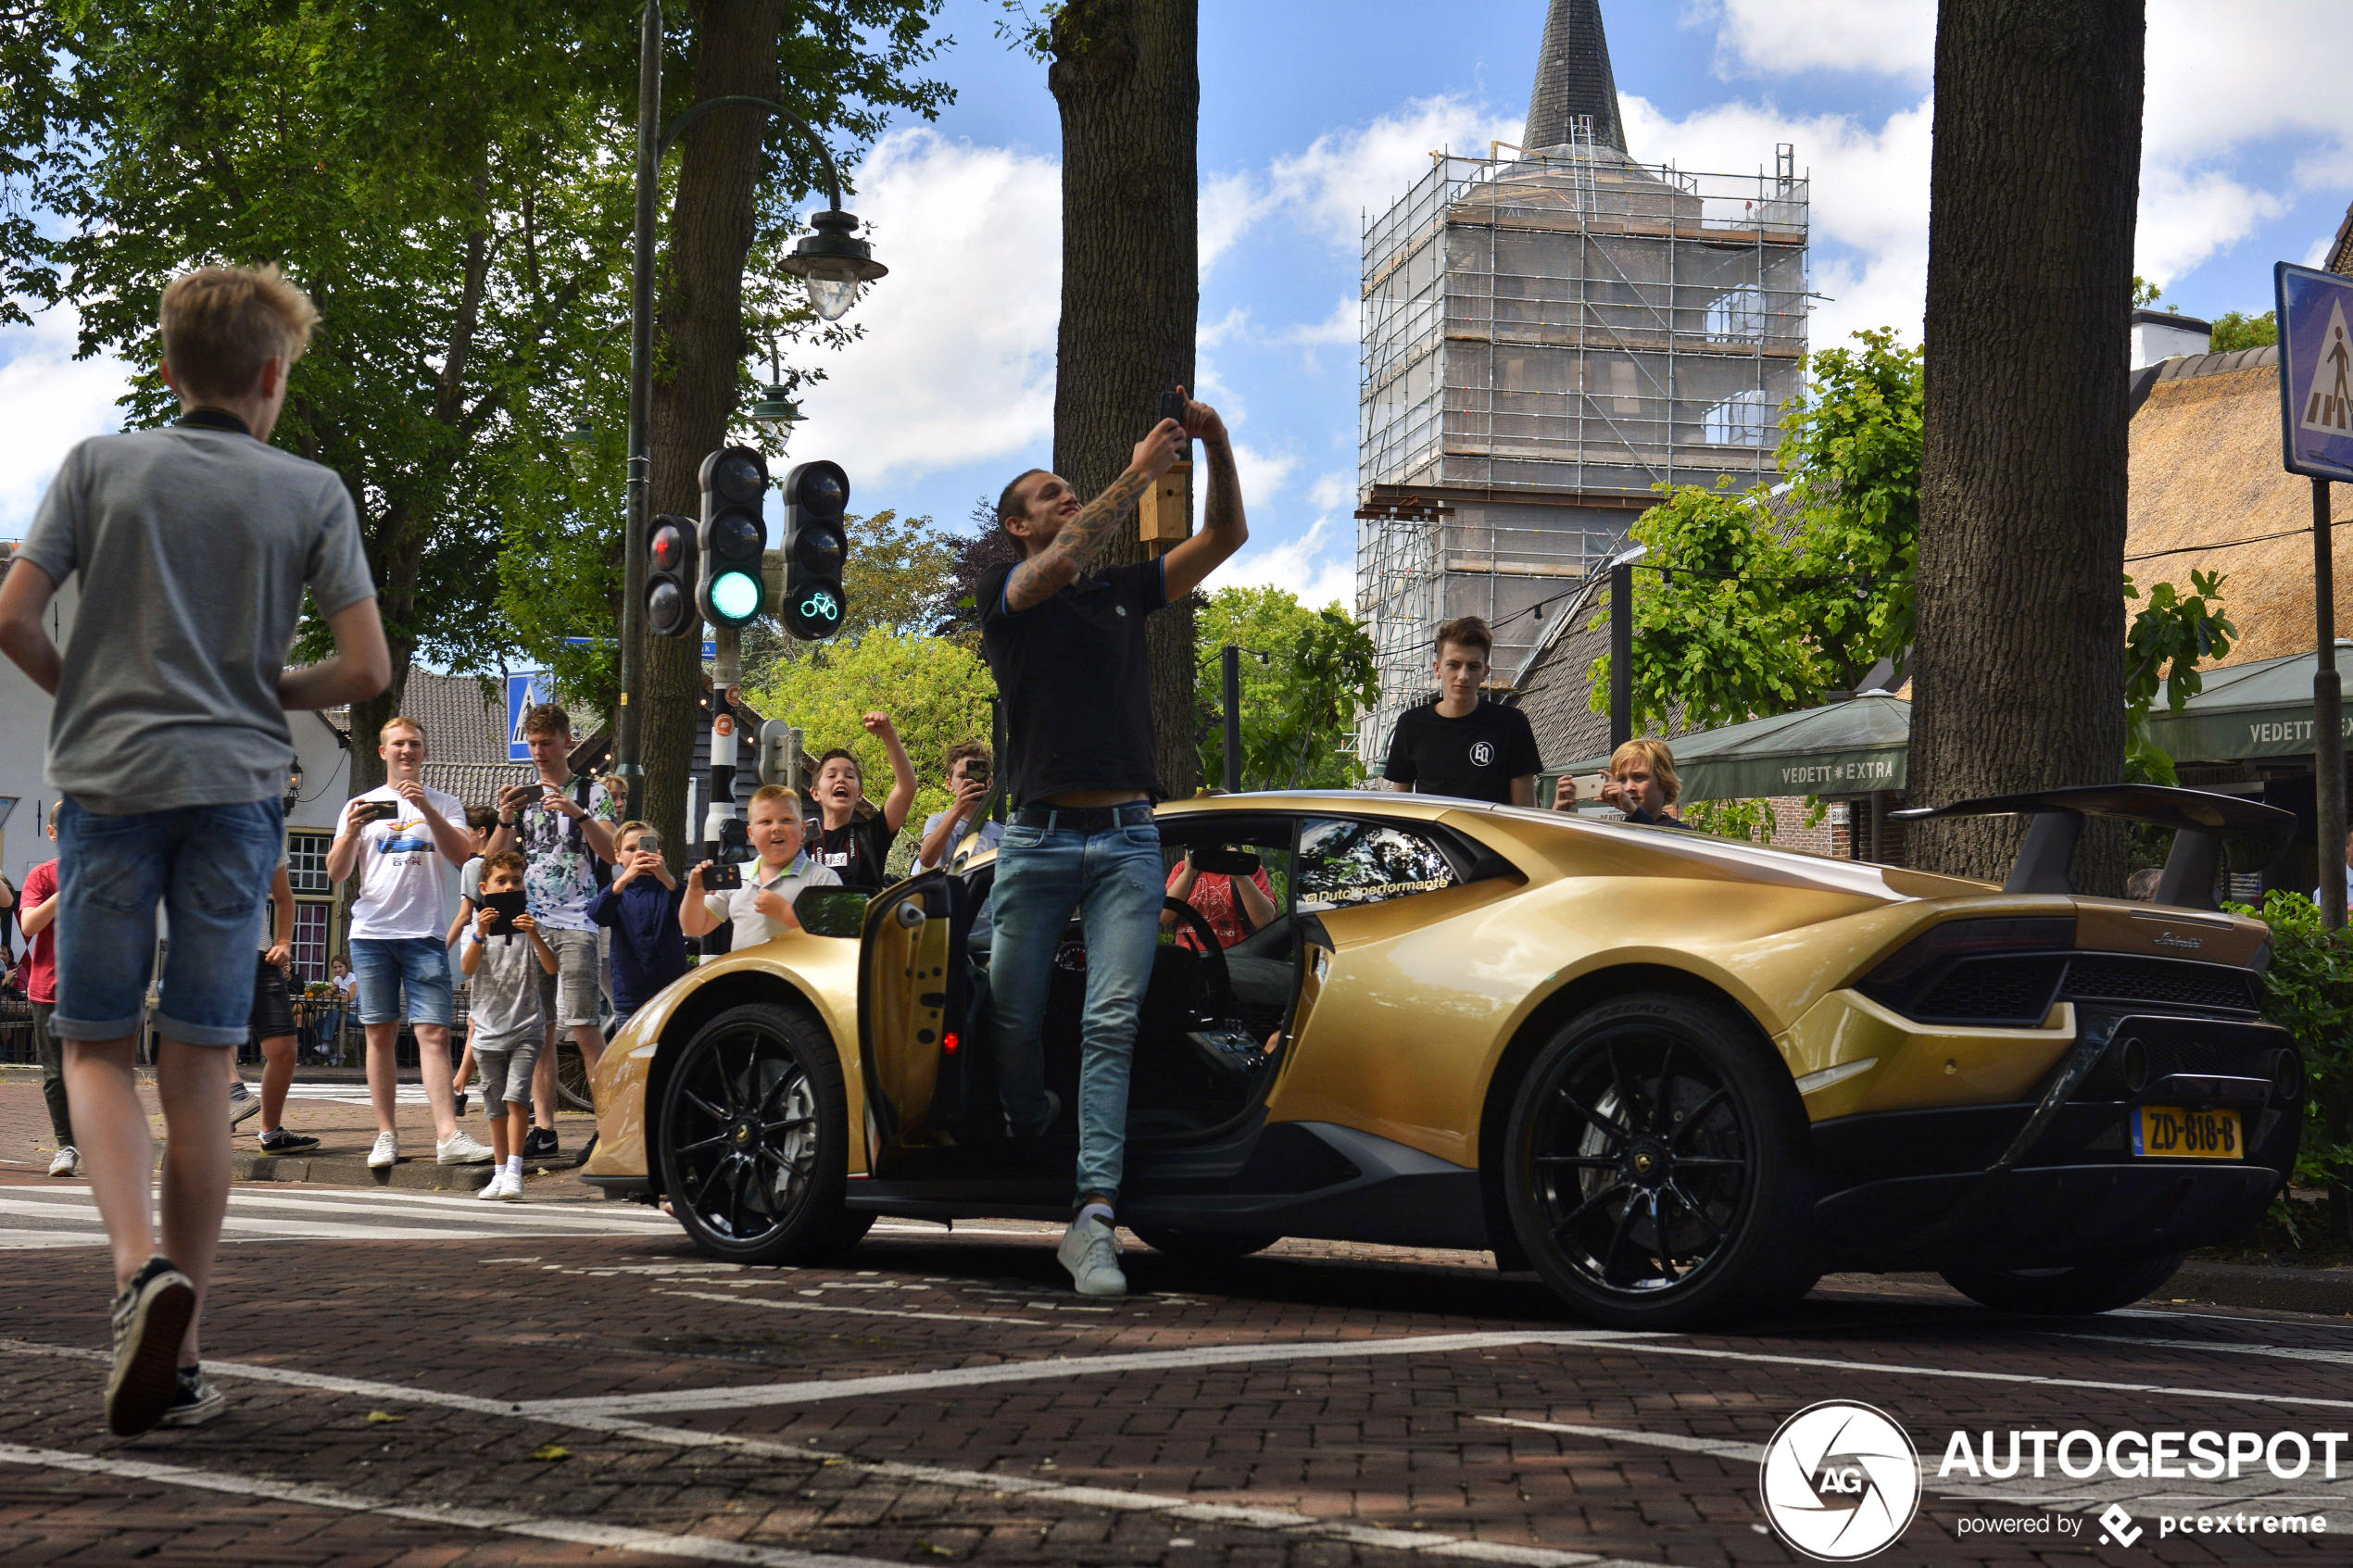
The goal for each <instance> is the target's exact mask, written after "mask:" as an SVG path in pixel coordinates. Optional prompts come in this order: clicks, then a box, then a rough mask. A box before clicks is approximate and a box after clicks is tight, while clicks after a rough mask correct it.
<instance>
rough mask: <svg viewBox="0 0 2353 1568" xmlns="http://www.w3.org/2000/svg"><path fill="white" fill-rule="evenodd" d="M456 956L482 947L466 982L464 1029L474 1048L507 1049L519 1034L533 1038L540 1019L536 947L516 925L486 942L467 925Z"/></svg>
mask: <svg viewBox="0 0 2353 1568" xmlns="http://www.w3.org/2000/svg"><path fill="white" fill-rule="evenodd" d="M458 945H459V947H458V950H459V955H460V958H459V962H460V963H461V964H462V963H463V962H464V959H463V956H462V955H463V954H464V952H465V949H466V948H467V947H480V948H481V949H482V967H480V968H479V969H477V970H475V971H474V972H473V976H472V978H471V979H470V980H468V981H467V982H466V1033H467V1038H468V1039H469V1040H471V1041H472V1044H473V1047H474V1049H475V1050H476V1051H477V1052H480V1051H508V1050H512V1049H514V1048H515V1045H516V1042H518V1041H520V1040H536V1039H539V1038H540V1037H541V1035H542V1033H543V1031H542V1026H541V1024H540V1021H539V977H540V976H541V975H542V974H544V973H546V971H545V970H544V969H542V968H541V967H540V963H539V949H538V947H535V945H534V944H533V942H532V940H531V938H530V937H528V936H526V935H523V934H522V932H520V931H518V932H515V933H514V934H512V935H504V936H493V937H492V938H490V940H488V941H487V942H485V941H484V940H483V939H482V938H481V937H480V936H478V935H475V934H474V933H473V931H472V930H471V929H469V930H468V931H467V932H466V934H465V935H463V936H460V937H459V938H458Z"/></svg>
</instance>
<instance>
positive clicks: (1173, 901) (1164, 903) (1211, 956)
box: [1161, 897, 1242, 1023]
mask: <svg viewBox="0 0 2353 1568" xmlns="http://www.w3.org/2000/svg"><path fill="white" fill-rule="evenodd" d="M1161 907H1162V908H1163V909H1173V910H1175V911H1176V918H1177V919H1178V920H1180V921H1182V922H1184V923H1185V926H1186V929H1188V930H1189V931H1190V932H1191V933H1192V934H1193V940H1194V941H1195V942H1197V943H1199V944H1200V947H1198V949H1197V950H1196V951H1195V953H1194V956H1195V957H1196V958H1199V959H1201V960H1203V961H1204V962H1205V963H1206V965H1207V969H1206V971H1205V972H1204V971H1196V975H1197V980H1196V984H1198V985H1199V986H1200V987H1201V992H1200V997H1199V1002H1198V1005H1197V1007H1196V1010H1197V1011H1199V1012H1200V1013H1201V1014H1202V1017H1203V1018H1205V1019H1208V1020H1211V1021H1214V1022H1220V1023H1222V1022H1227V1021H1229V1020H1233V1019H1239V1018H1240V1017H1241V1016H1242V1004H1241V998H1240V997H1237V996H1236V995H1235V994H1234V976H1233V972H1232V971H1231V970H1229V969H1228V968H1227V965H1226V949H1225V948H1224V947H1221V946H1219V945H1218V941H1217V933H1216V931H1215V930H1214V928H1213V927H1212V926H1211V925H1210V923H1209V921H1208V920H1207V918H1206V917H1204V916H1203V915H1202V912H1201V911H1200V910H1199V909H1194V908H1193V907H1192V906H1191V905H1190V904H1188V903H1186V902H1185V900H1183V899H1182V898H1175V897H1164V898H1162V899H1161Z"/></svg>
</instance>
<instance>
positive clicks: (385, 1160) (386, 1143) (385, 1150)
mask: <svg viewBox="0 0 2353 1568" xmlns="http://www.w3.org/2000/svg"><path fill="white" fill-rule="evenodd" d="M399 1163H400V1136H399V1135H398V1134H396V1133H378V1134H377V1135H376V1147H375V1148H371V1149H370V1150H369V1151H368V1168H369V1169H370V1170H371V1171H381V1170H383V1169H384V1167H385V1166H387V1165H397V1164H399Z"/></svg>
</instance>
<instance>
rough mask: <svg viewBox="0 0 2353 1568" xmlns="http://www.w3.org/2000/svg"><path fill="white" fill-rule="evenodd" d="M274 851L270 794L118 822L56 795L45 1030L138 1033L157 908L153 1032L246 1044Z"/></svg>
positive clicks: (281, 833) (278, 816) (280, 814)
mask: <svg viewBox="0 0 2353 1568" xmlns="http://www.w3.org/2000/svg"><path fill="white" fill-rule="evenodd" d="M285 847H286V836H285V818H284V809H283V807H282V806H281V805H280V804H279V802H278V800H277V799H276V797H271V798H270V799H267V800H248V801H245V802H242V803H240V804H237V805H234V806H182V807H177V808H174V809H171V810H168V811H134V812H130V813H127V814H125V815H121V816H101V815H100V814H99V813H97V812H95V811H85V810H83V809H82V808H81V807H80V806H78V805H76V804H75V803H74V802H73V800H72V799H71V798H70V797H69V798H67V799H65V800H63V801H60V802H59V803H58V810H57V897H58V903H57V926H56V930H57V1013H56V1014H55V1016H54V1017H53V1018H52V1019H51V1021H50V1025H49V1027H50V1028H51V1030H52V1031H53V1032H54V1033H55V1034H56V1035H57V1037H58V1038H60V1039H65V1040H120V1039H126V1038H129V1037H130V1036H132V1035H136V1034H138V1033H139V1020H140V1014H141V1011H142V1010H143V1008H144V1007H145V1001H146V994H147V977H148V975H149V974H150V973H151V972H152V971H153V969H154V966H155V950H156V908H157V905H158V904H160V905H161V906H162V908H163V912H164V920H165V922H166V931H165V934H166V935H167V936H168V937H169V938H170V945H169V947H166V949H165V952H164V960H163V998H162V1002H161V1004H160V1005H159V1006H158V1007H157V1010H156V1014H155V1018H154V1020H153V1022H154V1024H155V1028H156V1032H157V1034H159V1035H163V1036H164V1037H165V1038H167V1039H172V1040H180V1041H183V1042H185V1043H186V1044H188V1045H192V1046H241V1045H244V1044H245V1038H246V1032H247V1022H248V1020H249V1019H250V1018H251V1015H252V1012H253V979H254V955H255V953H256V952H257V951H258V950H259V948H260V947H261V931H262V921H263V919H264V918H265V916H266V914H267V911H268V909H269V894H270V879H271V874H272V873H273V872H276V871H277V869H278V861H279V859H281V858H282V857H283V855H284V854H285Z"/></svg>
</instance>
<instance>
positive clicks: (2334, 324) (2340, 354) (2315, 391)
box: [2300, 298, 2353, 435]
mask: <svg viewBox="0 0 2353 1568" xmlns="http://www.w3.org/2000/svg"><path fill="white" fill-rule="evenodd" d="M2300 422H2301V423H2302V425H2303V427H2304V428H2305V429H2306V430H2313V431H2318V432H2320V433H2322V435H2353V332H2347V331H2346V328H2345V304H2344V302H2343V301H2342V300H2341V299H2334V298H2333V299H2331V300H2330V301H2329V330H2328V335H2327V336H2326V337H2324V338H2322V340H2321V351H2320V354H2319V356H2318V357H2317V358H2316V359H2315V361H2314V364H2313V369H2312V384H2311V385H2310V386H2309V387H2307V388H2306V389H2305V393H2304V409H2303V419H2302V420H2301V421H2300Z"/></svg>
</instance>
